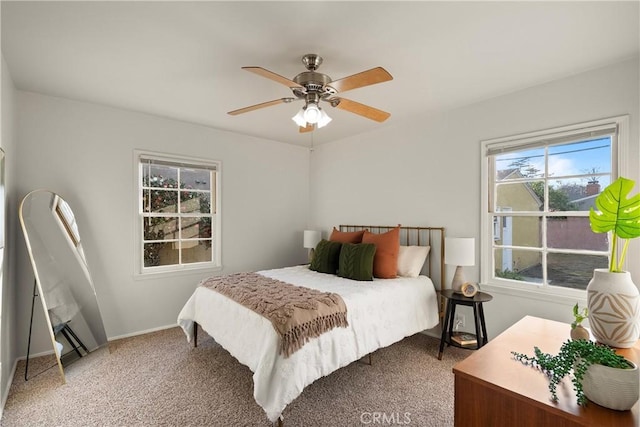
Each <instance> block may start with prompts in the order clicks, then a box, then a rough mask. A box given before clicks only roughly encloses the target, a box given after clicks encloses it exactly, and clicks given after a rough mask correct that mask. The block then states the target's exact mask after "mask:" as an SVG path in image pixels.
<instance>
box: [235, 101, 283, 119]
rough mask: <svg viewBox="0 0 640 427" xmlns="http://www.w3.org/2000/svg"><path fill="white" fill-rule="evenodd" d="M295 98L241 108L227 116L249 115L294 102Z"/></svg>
mask: <svg viewBox="0 0 640 427" xmlns="http://www.w3.org/2000/svg"><path fill="white" fill-rule="evenodd" d="M294 99H295V98H280V99H274V100H273V101H267V102H263V103H262V104H256V105H252V106H250V107H244V108H240V109H238V110H233V111H229V112H228V113H227V114H231V115H232V116H237V115H238V114H242V113H248V112H249V111H253V110H258V109H260V108H265V107H271V106H272V105H277V104H283V103H288V102H291V101H293V100H294Z"/></svg>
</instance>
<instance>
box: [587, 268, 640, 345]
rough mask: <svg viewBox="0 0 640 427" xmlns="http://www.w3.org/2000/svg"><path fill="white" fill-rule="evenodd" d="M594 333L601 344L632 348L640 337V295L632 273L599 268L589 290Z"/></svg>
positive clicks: (588, 303) (594, 273) (588, 295)
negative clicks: (613, 271)
mask: <svg viewBox="0 0 640 427" xmlns="http://www.w3.org/2000/svg"><path fill="white" fill-rule="evenodd" d="M587 306H588V308H589V325H590V326H591V333H593V336H594V337H595V338H596V340H597V341H598V342H601V343H603V344H607V345H609V346H611V347H617V348H629V347H633V345H634V344H635V343H636V341H638V338H639V337H640V292H638V288H637V287H636V285H635V284H634V283H633V281H632V280H631V275H630V274H629V272H627V271H624V272H620V273H611V272H610V271H609V270H607V269H603V268H598V269H595V270H594V271H593V278H592V279H591V281H590V282H589V285H588V286H587Z"/></svg>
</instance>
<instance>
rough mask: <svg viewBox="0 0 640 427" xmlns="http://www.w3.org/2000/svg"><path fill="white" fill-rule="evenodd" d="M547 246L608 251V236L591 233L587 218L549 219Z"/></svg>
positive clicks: (606, 234)
mask: <svg viewBox="0 0 640 427" xmlns="http://www.w3.org/2000/svg"><path fill="white" fill-rule="evenodd" d="M547 246H548V247H550V248H558V249H588V250H593V251H608V250H609V235H608V233H594V232H593V231H591V226H590V224H589V217H561V218H553V217H551V218H548V219H547Z"/></svg>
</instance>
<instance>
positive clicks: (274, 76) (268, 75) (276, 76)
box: [242, 67, 304, 89]
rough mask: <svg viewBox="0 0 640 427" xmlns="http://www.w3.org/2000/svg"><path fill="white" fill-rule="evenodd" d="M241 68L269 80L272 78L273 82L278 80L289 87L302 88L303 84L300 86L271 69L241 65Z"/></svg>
mask: <svg viewBox="0 0 640 427" xmlns="http://www.w3.org/2000/svg"><path fill="white" fill-rule="evenodd" d="M242 69H243V70H247V71H251V72H252V73H256V74H257V75H259V76H262V77H266V78H268V79H270V80H273V81H274V82H278V83H280V84H283V85H285V86H286V87H289V88H292V87H295V88H299V89H304V87H303V86H300V85H299V84H298V83H296V82H294V81H293V80H290V79H288V78H286V77H282V76H281V75H280V74H276V73H274V72H273V71H269V70H267V69H265V68H262V67H242Z"/></svg>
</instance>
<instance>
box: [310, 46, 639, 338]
mask: <svg viewBox="0 0 640 427" xmlns="http://www.w3.org/2000/svg"><path fill="white" fill-rule="evenodd" d="M638 80H639V72H638V59H637V58H635V59H633V60H629V61H625V62H622V63H619V64H615V65H612V66H609V67H605V68H602V69H597V70H593V71H590V72H587V73H583V74H579V75H575V76H572V77H568V78H565V79H562V80H557V81H554V82H550V83H547V84H543V85H540V86H536V87H532V88H529V89H526V90H523V91H519V92H516V93H512V94H508V95H505V96H501V97H498V98H494V99H490V100H487V101H484V102H480V103H477V104H474V105H471V106H468V107H465V108H460V109H457V110H453V111H449V112H446V113H443V114H439V115H435V116H432V117H416V118H414V120H413V121H411V122H406V123H397V124H395V125H394V126H390V127H385V128H383V129H381V130H379V131H377V132H372V133H369V134H367V135H360V136H356V137H353V138H348V139H344V140H341V141H336V142H333V143H330V144H325V145H321V146H319V147H318V148H317V149H316V150H315V151H314V152H313V153H312V157H311V159H312V162H311V163H312V164H311V193H310V194H311V221H310V223H311V224H312V225H314V226H316V227H318V228H320V229H323V230H325V231H326V230H329V229H330V228H331V227H332V226H334V225H338V224H345V223H349V224H384V225H387V224H397V223H401V224H404V225H424V226H427V225H430V226H445V227H446V229H447V235H448V236H457V237H476V239H478V240H477V246H478V244H479V238H480V231H479V230H480V214H479V213H480V190H481V187H480V186H481V183H480V180H479V177H480V161H481V160H480V141H481V140H484V139H490V138H496V137H501V136H508V135H513V134H518V133H523V132H528V131H535V130H542V129H546V128H551V127H556V126H562V125H568V124H573V123H579V122H583V121H587V120H592V119H600V118H605V117H611V116H617V115H623V114H629V115H630V141H631V151H630V153H629V162H630V170H631V171H632V173H630V174H628V176H629V177H630V178H632V179H635V180H638V177H639V175H638V165H639V158H640V157H639V155H640V144H639V136H638V119H639V101H638V95H639V86H638ZM392 119H393V117H392ZM637 190H638V186H636V191H637ZM636 240H637V239H636ZM635 243H636V246H637V243H638V242H635ZM476 258H477V262H478V263H479V260H480V257H479V255H478V254H477V255H476ZM639 259H640V252H639V251H638V248H637V247H636V248H635V249H634V252H633V253H630V254H629V265H630V270H631V271H632V274H633V276H634V280H635V282H636V283H637V284H640V263H639V262H638V260H639ZM466 271H467V277H468V278H469V279H471V280H478V278H479V274H478V273H479V267H478V266H476V267H475V268H470V267H466ZM452 273H453V272H452V271H449V272H448V278H449V280H450V278H451V277H452ZM492 292H493V293H494V297H495V300H494V301H492V302H491V303H489V304H487V306H486V307H485V314H486V318H487V323H488V327H489V331H488V332H489V335H490V336H495V335H497V334H498V333H500V332H502V331H503V330H504V329H506V328H507V327H508V326H510V325H511V324H512V323H514V322H515V321H517V320H518V319H520V318H521V317H523V316H524V315H527V314H530V315H536V316H540V317H546V318H550V319H555V320H559V321H570V320H572V316H571V310H570V307H571V306H572V305H573V304H575V301H566V300H558V301H555V302H552V303H549V302H546V301H540V300H535V299H530V298H527V297H521V296H518V295H510V294H498V293H497V291H495V292H494V291H493V290H492ZM585 299H586V297H585ZM583 303H584V301H583ZM467 319H471V316H470V315H469V316H467ZM468 326H469V325H467V327H468Z"/></svg>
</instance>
